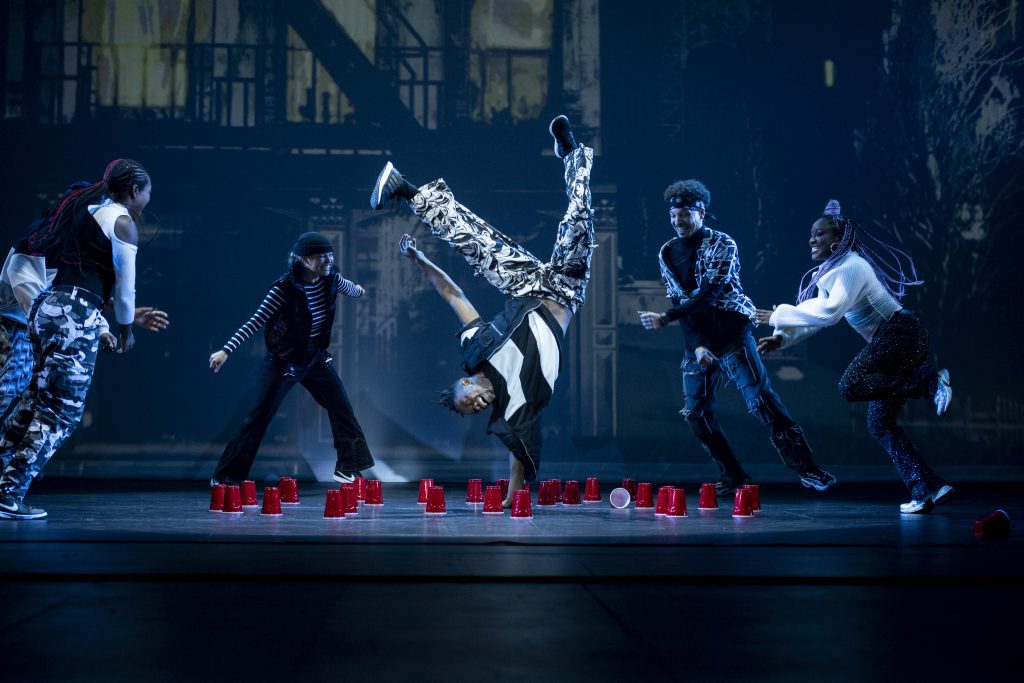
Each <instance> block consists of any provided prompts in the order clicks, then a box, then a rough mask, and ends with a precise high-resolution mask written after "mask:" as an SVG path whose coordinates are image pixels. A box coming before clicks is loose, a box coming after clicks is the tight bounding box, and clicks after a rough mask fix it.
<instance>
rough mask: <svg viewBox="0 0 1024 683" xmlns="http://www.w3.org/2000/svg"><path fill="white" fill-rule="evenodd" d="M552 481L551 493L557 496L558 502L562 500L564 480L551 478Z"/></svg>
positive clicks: (556, 500)
mask: <svg viewBox="0 0 1024 683" xmlns="http://www.w3.org/2000/svg"><path fill="white" fill-rule="evenodd" d="M549 481H550V482H551V495H553V496H554V497H555V502H556V503H561V502H562V480H561V479H550V480H549Z"/></svg>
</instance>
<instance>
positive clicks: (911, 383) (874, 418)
mask: <svg viewBox="0 0 1024 683" xmlns="http://www.w3.org/2000/svg"><path fill="white" fill-rule="evenodd" d="M937 384H938V375H937V373H936V370H935V367H934V366H933V365H932V364H931V363H929V362H928V332H927V331H926V330H925V329H924V325H922V324H921V321H920V320H919V319H918V317H917V316H916V315H914V314H913V313H911V312H910V311H905V310H904V311H900V312H899V313H896V314H894V315H893V316H892V317H891V318H890V319H889V320H887V321H886V322H884V323H882V325H881V326H880V327H879V328H878V331H877V332H875V336H874V337H873V338H872V339H871V341H870V342H868V345H867V346H866V347H864V350H863V351H861V352H860V353H858V354H857V355H856V356H855V357H854V359H853V361H852V362H851V363H850V366H849V367H848V368H846V372H844V373H843V376H842V378H840V380H839V393H841V394H842V395H843V398H845V399H846V400H847V401H867V402H868V431H869V432H870V433H871V436H873V437H875V439H876V440H877V441H878V443H880V444H881V445H882V448H884V449H885V452H886V453H888V454H889V457H890V458H892V463H893V465H895V466H896V471H897V472H898V473H899V475H900V479H902V480H903V483H904V484H905V485H906V487H907V489H908V490H909V491H910V495H911V496H912V497H913V498H915V499H917V500H920V499H922V498H924V497H925V496H927V495H928V494H929V493H932V492H934V491H937V490H938V489H939V488H941V487H942V485H943V484H944V482H943V480H942V477H940V476H939V475H938V474H936V473H935V471H934V470H932V468H931V467H929V466H928V463H926V462H925V461H924V460H923V459H922V458H921V454H920V453H918V452H917V449H916V448H914V444H913V443H911V441H910V438H909V437H908V436H907V434H906V432H904V431H903V428H902V427H900V426H899V423H898V422H897V418H898V417H899V413H900V410H902V409H903V406H904V405H906V403H907V400H908V399H911V398H929V399H930V398H931V397H932V396H933V395H934V394H935V390H936V388H937Z"/></svg>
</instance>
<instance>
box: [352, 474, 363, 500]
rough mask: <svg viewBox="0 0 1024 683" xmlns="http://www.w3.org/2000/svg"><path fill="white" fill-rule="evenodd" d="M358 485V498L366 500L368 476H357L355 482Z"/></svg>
mask: <svg viewBox="0 0 1024 683" xmlns="http://www.w3.org/2000/svg"><path fill="white" fill-rule="evenodd" d="M353 483H354V484H355V485H356V500H358V501H365V500H366V477H356V479H355V481H354V482H353Z"/></svg>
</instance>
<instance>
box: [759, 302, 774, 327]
mask: <svg viewBox="0 0 1024 683" xmlns="http://www.w3.org/2000/svg"><path fill="white" fill-rule="evenodd" d="M774 308H775V307H774V306H772V309H773V310H772V311H766V310H764V309H762V308H759V309H757V310H756V311H755V312H754V320H756V321H757V322H758V324H761V325H767V324H768V320H769V319H771V317H772V313H773V311H774Z"/></svg>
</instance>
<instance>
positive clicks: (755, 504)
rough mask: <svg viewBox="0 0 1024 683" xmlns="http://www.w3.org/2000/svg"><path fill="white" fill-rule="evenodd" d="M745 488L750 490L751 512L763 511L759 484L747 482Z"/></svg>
mask: <svg viewBox="0 0 1024 683" xmlns="http://www.w3.org/2000/svg"><path fill="white" fill-rule="evenodd" d="M743 488H745V489H746V490H747V491H749V492H750V510H751V512H760V511H761V492H760V491H759V490H758V488H757V484H746V485H745V486H744V487H743Z"/></svg>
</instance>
